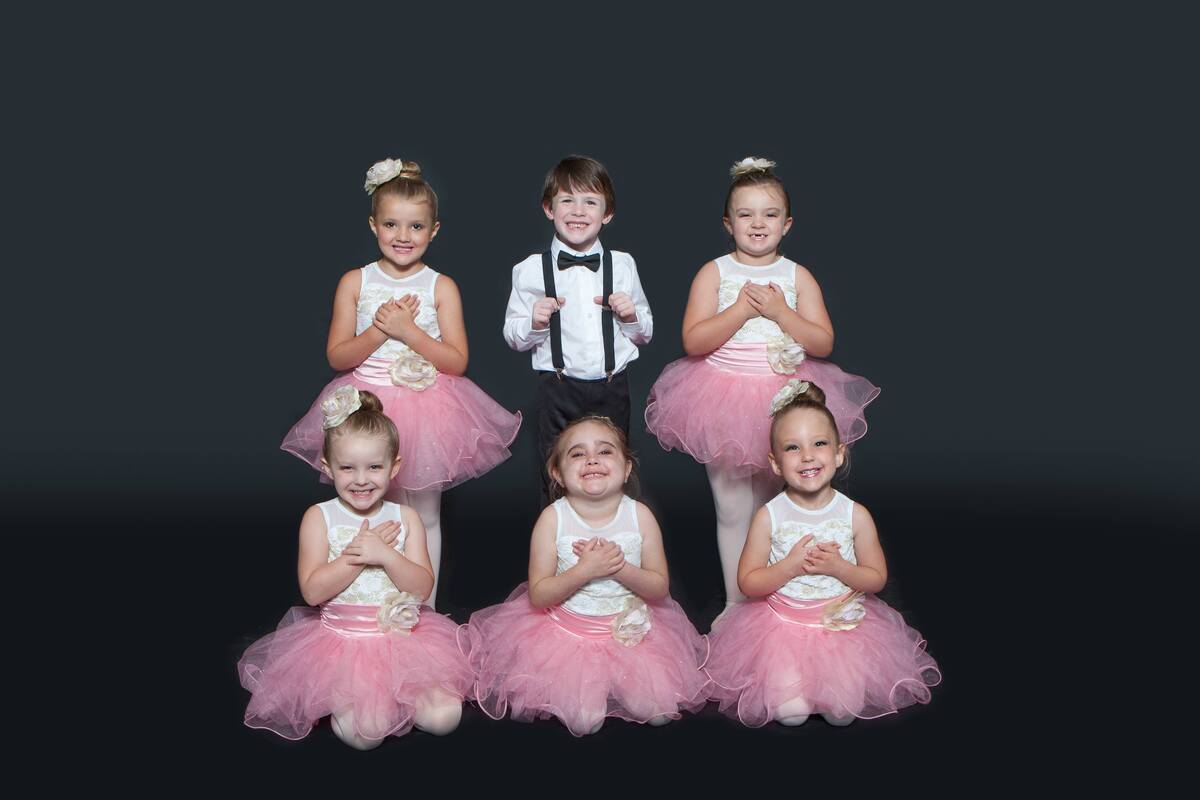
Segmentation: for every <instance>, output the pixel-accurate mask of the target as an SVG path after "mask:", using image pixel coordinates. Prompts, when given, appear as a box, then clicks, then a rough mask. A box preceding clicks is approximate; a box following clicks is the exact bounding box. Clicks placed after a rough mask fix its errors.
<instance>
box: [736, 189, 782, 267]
mask: <svg viewBox="0 0 1200 800" xmlns="http://www.w3.org/2000/svg"><path fill="white" fill-rule="evenodd" d="M791 227H792V218H791V217H789V216H788V215H787V200H786V199H785V198H784V196H783V192H781V191H779V189H778V187H776V186H774V185H772V184H769V183H768V184H759V185H755V186H740V187H738V188H737V189H734V190H733V194H731V195H730V197H729V208H727V209H726V210H725V230H727V231H729V235H730V236H732V237H733V244H734V247H735V248H736V249H737V260H738V261H740V262H741V263H743V264H746V265H748V266H763V265H765V264H770V263H772V262H774V261H775V260H776V259H777V258H778V257H779V245H780V243H781V242H782V241H783V237H784V234H786V233H787V232H788V231H789V230H791Z"/></svg>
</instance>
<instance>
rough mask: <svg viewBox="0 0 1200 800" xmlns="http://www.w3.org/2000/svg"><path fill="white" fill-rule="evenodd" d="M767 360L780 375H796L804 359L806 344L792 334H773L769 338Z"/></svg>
mask: <svg viewBox="0 0 1200 800" xmlns="http://www.w3.org/2000/svg"><path fill="white" fill-rule="evenodd" d="M767 361H768V362H769V363H770V365H771V369H773V370H775V371H776V372H778V373H779V374H780V375H794V374H796V367H798V366H800V362H802V361H804V345H802V344H800V343H799V342H797V341H796V340H795V339H793V338H792V337H790V336H773V337H771V338H770V339H768V340H767Z"/></svg>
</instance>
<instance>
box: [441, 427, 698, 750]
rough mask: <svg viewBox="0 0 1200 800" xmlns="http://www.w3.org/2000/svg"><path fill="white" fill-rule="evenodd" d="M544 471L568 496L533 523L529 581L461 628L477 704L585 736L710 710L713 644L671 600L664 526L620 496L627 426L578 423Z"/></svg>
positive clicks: (495, 714)
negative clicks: (708, 672)
mask: <svg viewBox="0 0 1200 800" xmlns="http://www.w3.org/2000/svg"><path fill="white" fill-rule="evenodd" d="M547 469H548V470H549V473H550V478H551V480H552V485H553V487H554V489H555V491H556V493H561V494H563V495H564V496H562V497H560V498H559V499H558V500H557V501H555V502H554V503H553V504H552V505H550V506H549V507H547V508H546V509H545V510H544V511H543V512H542V515H541V517H539V518H538V521H537V524H536V525H535V526H534V529H533V539H532V542H531V543H530V553H529V583H528V584H521V585H520V586H518V587H517V588H516V590H515V591H513V593H512V594H511V595H510V596H509V598H508V600H506V601H505V602H504V603H502V604H500V605H497V606H492V607H490V608H485V609H483V610H481V611H477V612H475V613H474V614H472V615H471V620H470V622H469V623H467V625H465V626H463V628H462V629H460V631H461V632H462V633H464V634H465V638H466V639H467V642H466V643H464V645H463V646H464V649H465V650H467V651H468V652H469V655H470V660H471V666H472V667H473V668H474V669H475V673H476V683H475V699H476V700H477V701H478V703H479V706H480V708H482V709H483V710H484V712H485V713H487V714H488V715H489V716H491V717H492V718H494V719H500V718H501V717H503V716H504V714H505V712H506V710H508V709H511V710H512V716H513V719H516V720H521V721H525V722H528V721H530V720H533V719H535V718H538V717H550V716H551V715H553V716H555V717H558V718H559V720H561V721H562V723H563V724H564V725H566V726H567V728H568V729H569V730H570V731H571V733H572V734H574V735H575V736H583V735H585V734H589V733H595V732H596V731H598V730H599V729H600V727H601V725H603V724H604V718H605V717H620V718H622V719H625V720H629V721H631V722H649V723H650V724H651V725H661V724H664V723H666V722H668V721H670V720H672V719H678V718H679V716H680V711H681V710H684V709H686V710H689V711H694V710H696V709H698V708H699V707H701V706H703V705H704V703H705V700H706V698H707V684H708V680H707V678H706V677H705V675H704V674H703V673H702V672H701V671H700V666H701V664H702V663H703V661H704V657H705V655H706V653H707V646H706V644H705V641H704V639H703V637H701V636H700V635H699V634H698V633H696V629H695V628H693V627H692V624H691V623H690V622H689V621H688V619H687V617H686V616H684V613H683V610H682V609H681V608H680V607H679V605H678V604H677V603H676V602H675V601H674V600H672V599H671V597H670V596H669V595H668V594H667V584H668V580H667V562H666V557H665V555H664V554H663V546H662V537H661V534H660V533H659V529H658V523H657V522H656V521H655V519H654V516H653V515H652V514H651V513H650V510H649V509H647V508H646V506H644V505H642V504H641V503H638V502H635V501H634V500H633V499H632V498H630V497H627V496H626V495H625V494H624V491H623V489H624V486H625V483H626V481H627V480H628V479H629V474H630V471H631V470H632V469H633V459H632V457H631V456H630V455H629V449H628V446H627V444H626V441H625V436H624V434H623V433H622V432H621V429H620V428H619V427H617V426H616V425H614V424H613V422H612V421H611V420H609V419H608V418H607V417H598V416H588V417H583V418H582V419H579V420H577V421H575V422H573V423H571V424H570V425H568V426H567V427H566V428H565V429H564V430H563V431H562V433H560V434H559V435H558V438H557V439H556V440H555V442H554V447H553V448H552V450H551V454H550V458H549V460H548V462H547ZM460 638H462V637H460Z"/></svg>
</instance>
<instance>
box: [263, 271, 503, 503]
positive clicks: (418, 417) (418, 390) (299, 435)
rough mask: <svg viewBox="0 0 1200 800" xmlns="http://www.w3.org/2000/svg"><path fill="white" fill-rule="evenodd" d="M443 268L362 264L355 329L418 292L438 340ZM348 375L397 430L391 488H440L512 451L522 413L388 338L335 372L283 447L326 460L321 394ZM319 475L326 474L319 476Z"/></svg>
mask: <svg viewBox="0 0 1200 800" xmlns="http://www.w3.org/2000/svg"><path fill="white" fill-rule="evenodd" d="M438 275H439V273H437V272H435V271H434V270H432V269H430V268H429V267H428V266H427V267H424V268H423V269H421V270H420V271H419V272H417V273H415V274H413V275H409V276H408V277H407V278H392V277H390V276H389V275H387V274H385V273H384V272H383V271H382V270H381V269H380V268H379V265H378V263H371V264H368V265H366V266H365V267H363V268H362V287H361V288H360V289H359V292H358V316H357V319H356V322H355V326H354V333H355V335H358V334H361V333H362V332H363V331H365V330H367V329H368V328H370V327H371V325H372V324H374V320H375V312H376V311H378V310H379V307H380V306H381V305H383V304H384V303H386V302H387V301H389V300H392V299H393V298H400V297H403V296H404V295H406V294H413V295H416V296H417V297H419V298H420V300H421V307H420V310H419V311H418V313H417V318H416V323H417V326H418V327H420V328H421V330H423V331H425V333H427V334H429V335H430V336H431V337H433V338H434V339H438V340H439V341H440V340H441V338H442V333H441V330H440V329H439V327H438V320H437V309H436V307H435V305H434V288H435V286H436V284H437V279H438ZM347 383H351V384H354V385H355V386H357V387H358V388H359V389H366V390H368V391H370V392H373V393H374V394H376V395H377V396H378V397H379V399H380V400H381V401H382V402H383V410H384V413H385V414H387V415H388V417H389V418H390V419H391V420H392V422H394V423H396V428H397V430H398V431H399V433H400V456H401V458H402V459H403V460H402V461H401V462H400V472H399V473H398V474H397V475H396V477H395V478H393V479H392V486H393V487H394V488H402V489H409V490H412V491H420V490H424V489H432V488H437V489H441V490H446V489H449V488H450V487H452V486H457V485H458V484H460V483H462V482H463V481H465V480H468V479H470V478H477V477H479V476H480V475H483V474H484V473H485V472H487V471H488V470H490V469H492V468H493V467H495V466H496V465H497V464H499V463H500V462H502V461H504V460H505V459H506V458H508V457H509V456H510V455H511V453H510V452H509V450H508V446H509V445H510V444H512V442H513V439H515V438H516V436H517V429H518V428H520V426H521V414H520V412H518V413H516V414H510V413H509V412H508V411H506V410H505V409H504V408H503V407H502V406H500V405H499V404H498V403H496V401H495V400H493V399H492V398H491V397H489V396H488V395H487V394H486V393H484V391H483V390H482V389H480V388H479V387H478V386H476V385H475V384H474V383H473V382H471V380H470V379H468V378H465V377H461V376H457V375H445V374H442V373H439V372H438V371H437V369H436V368H434V366H433V365H432V364H431V363H429V361H428V360H426V359H425V358H423V357H422V356H420V355H418V354H417V353H415V352H413V350H412V349H411V348H410V347H408V345H406V344H404V343H403V342H401V341H398V340H396V339H388V340H387V341H386V342H384V344H383V345H381V346H380V347H379V349H378V350H376V351H375V352H374V353H372V354H371V355H370V357H369V358H367V360H366V361H364V362H363V363H362V364H360V365H359V366H358V367H356V368H355V369H354V370H353V371H350V372H343V373H341V374H339V375H338V376H337V377H336V378H334V379H333V380H332V381H331V382H330V383H329V384H328V385H327V386H326V387H325V388H324V389H322V390H321V392H320V393H319V394H318V395H317V399H316V401H315V402H314V403H313V404H312V407H310V408H309V410H308V413H307V414H305V415H304V417H303V418H302V419H301V420H300V421H299V422H297V423H296V424H295V426H293V427H292V429H291V430H290V431H288V434H287V436H285V437H284V439H283V444H282V445H281V446H280V447H281V449H283V450H286V451H287V452H289V453H292V454H293V455H296V456H298V457H299V458H301V459H303V460H304V461H307V462H308V463H309V464H311V465H312V466H313V468H315V469H318V470H319V469H320V468H321V449H322V447H323V446H324V444H325V432H324V430H323V429H322V427H321V423H322V416H321V402H322V401H323V400H324V399H325V398H326V397H328V396H329V394H331V393H332V392H333V391H334V390H335V389H337V388H338V387H340V386H343V385H345V384H347ZM322 480H327V479H325V478H324V477H322Z"/></svg>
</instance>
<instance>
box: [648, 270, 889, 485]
mask: <svg viewBox="0 0 1200 800" xmlns="http://www.w3.org/2000/svg"><path fill="white" fill-rule="evenodd" d="M716 264H717V269H718V270H719V272H720V276H721V282H720V292H719V296H718V303H717V311H718V313H719V312H721V311H724V310H725V309H727V308H729V306H731V305H733V304H734V303H735V302H737V297H738V292H739V291H740V290H741V288H742V285H743V284H744V283H745V282H746V281H751V282H753V283H757V284H762V285H766V284H768V283H775V284H776V285H778V286H779V287H780V288H781V289H783V293H784V298H785V299H786V300H787V304H788V305H789V306H790V307H791V308H793V309H795V307H796V262H794V261H792V260H790V259H787V258H780V259H779V260H778V261H776V262H775V263H774V264H769V265H766V266H762V267H751V266H747V265H745V264H739V263H738V262H737V261H734V260H733V257H732V256H731V255H724V256H721V257H720V258H718V259H717V260H716ZM793 378H799V379H801V380H806V381H811V382H812V383H815V384H816V385H817V386H819V387H820V388H821V390H822V391H824V392H825V405H826V406H827V407H828V408H829V410H830V411H831V412H832V413H833V417H834V419H835V421H836V422H837V426H838V436H839V438H840V439H841V441H842V442H843V443H844V444H850V443H851V442H853V441H854V440H856V439H859V438H861V437H862V436H863V434H865V433H866V432H867V420H866V416H865V415H864V413H863V409H864V408H865V407H866V405H867V404H868V403H870V402H871V401H872V400H874V399H875V398H876V397H877V396H878V395H879V388H878V387H876V386H875V385H873V384H872V383H871V382H870V381H868V380H867V379H866V378H862V377H860V376H858V375H851V374H849V373H846V372H843V371H842V370H841V369H840V368H839V367H838V366H837V365H835V364H833V363H832V362H829V361H824V360H822V359H819V358H812V357H810V356H807V355H806V354H805V353H804V348H803V347H802V346H801V345H799V344H797V343H796V342H795V341H794V340H793V339H792V338H791V337H790V336H788V335H787V334H786V333H784V332H783V330H782V329H781V328H780V327H779V325H778V324H776V323H775V322H772V321H771V320H769V319H767V318H766V317H754V318H753V319H749V320H746V322H745V324H743V325H742V327H741V328H739V329H738V330H737V332H736V333H734V334H733V336H731V337H730V338H729V341H727V342H726V343H725V344H723V345H721V346H720V347H719V348H717V349H716V350H714V351H713V352H711V353H709V354H708V355H706V356H690V357H687V358H681V359H679V360H677V361H672V362H671V363H670V364H668V365H667V366H666V367H664V368H663V371H662V374H660V375H659V376H658V380H657V381H655V383H654V386H653V388H651V390H650V396H649V398H648V399H647V400H646V428H647V430H649V431H650V432H651V433H653V434H654V435H655V436H656V437H657V438H658V441H659V444H661V445H662V447H663V449H665V450H671V449H677V450H682V451H683V452H685V453H687V454H688V455H690V456H691V457H692V458H694V459H696V460H697V461H699V462H700V463H702V464H709V463H715V464H717V465H718V466H721V467H724V468H727V469H731V470H733V471H734V474H736V475H740V476H745V475H749V474H750V473H752V472H756V471H760V470H766V469H769V465H768V462H767V453H768V452H770V449H771V442H770V429H771V412H770V408H771V400H772V398H773V397H774V396H775V393H776V392H778V391H779V389H780V388H781V387H782V386H783V385H784V384H785V383H787V382H788V381H789V380H791V379H793Z"/></svg>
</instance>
